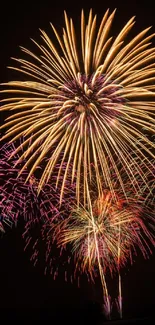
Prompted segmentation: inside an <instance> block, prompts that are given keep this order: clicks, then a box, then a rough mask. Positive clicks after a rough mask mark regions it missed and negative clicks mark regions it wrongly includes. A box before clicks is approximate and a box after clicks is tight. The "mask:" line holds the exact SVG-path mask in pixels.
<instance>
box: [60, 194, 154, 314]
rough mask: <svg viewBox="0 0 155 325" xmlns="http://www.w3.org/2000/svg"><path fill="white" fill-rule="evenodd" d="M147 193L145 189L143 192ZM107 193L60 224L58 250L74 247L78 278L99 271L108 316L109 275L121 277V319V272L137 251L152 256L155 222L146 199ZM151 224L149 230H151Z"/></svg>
mask: <svg viewBox="0 0 155 325" xmlns="http://www.w3.org/2000/svg"><path fill="white" fill-rule="evenodd" d="M143 190H144V189H143ZM115 192H116V193H115V196H114V195H113V192H111V191H110V190H108V189H105V190H103V191H102V195H101V196H100V197H98V198H97V199H95V200H94V201H91V202H90V205H89V207H88V208H87V209H86V208H85V207H77V208H76V209H73V210H72V212H71V214H70V216H69V217H68V218H66V219H65V220H63V221H62V222H61V223H60V224H59V228H58V231H57V242H58V246H61V247H63V246H64V247H65V248H66V245H67V246H68V245H69V247H70V246H71V247H72V253H73V254H74V257H75V275H76V273H77V272H79V271H80V272H82V273H83V272H86V273H88V274H89V276H90V277H91V279H92V280H93V278H94V277H95V276H96V270H97V269H98V272H99V275H100V279H101V283H102V288H103V297H104V309H105V311H106V314H107V315H108V316H110V314H111V307H112V306H111V302H110V300H111V299H110V296H109V293H108V289H107V283H106V273H107V271H108V270H110V273H111V274H112V273H114V272H115V273H116V272H117V273H118V281H119V285H118V288H119V295H118V300H117V307H118V310H119V313H120V317H122V289H121V275H120V270H121V268H122V267H124V266H125V265H126V263H127V261H128V260H129V259H130V261H131V263H132V262H133V257H132V256H133V254H136V247H137V248H138V249H140V250H141V252H142V254H143V256H144V258H147V257H148V256H149V253H151V249H150V245H149V244H150V243H151V244H152V245H154V244H155V240H154V235H153V231H154V219H153V218H152V214H151V211H150V210H149V208H148V207H147V206H146V202H145V199H142V197H141V196H139V197H136V196H135V194H134V193H132V192H130V191H129V190H128V199H126V197H124V194H123V193H122V192H121V191H120V189H115ZM148 224H150V226H149V227H148Z"/></svg>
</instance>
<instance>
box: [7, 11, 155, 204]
mask: <svg viewBox="0 0 155 325" xmlns="http://www.w3.org/2000/svg"><path fill="white" fill-rule="evenodd" d="M114 15H115V11H114V12H112V13H111V14H109V10H108V11H107V12H106V13H105V15H104V17H103V19H102V21H101V23H100V26H99V30H97V28H96V16H94V17H93V14H92V10H91V11H90V13H89V17H88V21H87V22H86V20H85V16H84V12H83V11H82V14H81V42H80V43H77V41H76V36H75V34H76V33H75V30H74V25H73V22H72V19H70V20H69V19H68V17H67V15H66V13H65V24H66V28H64V29H63V38H62V39H61V37H60V36H59V35H58V33H57V31H56V29H55V28H54V27H53V26H52V28H53V31H54V34H55V36H56V39H57V41H58V44H59V46H60V49H59V50H57V49H56V47H55V46H54V43H53V42H52V41H51V40H50V38H49V37H48V35H47V34H46V33H45V32H44V31H41V34H42V38H43V40H44V45H39V44H37V43H36V42H35V41H34V43H35V45H36V46H37V48H38V49H39V51H40V55H38V56H37V55H35V54H34V53H33V52H31V51H29V50H27V49H25V48H22V50H23V52H25V53H26V55H27V56H29V57H30V59H29V60H28V59H15V60H16V61H17V63H18V64H21V67H17V68H13V69H15V70H17V71H18V72H22V73H24V74H25V75H26V76H27V78H28V79H27V81H22V80H20V81H10V82H8V83H7V84H5V86H7V88H8V89H4V90H2V92H3V93H9V94H11V98H7V99H6V98H5V99H3V100H2V106H1V110H11V111H12V110H14V111H16V110H17V112H15V114H12V115H11V116H10V117H9V118H8V119H7V122H6V123H5V124H4V125H3V126H2V127H7V128H9V129H8V131H7V134H6V135H5V136H4V137H3V139H5V138H6V137H10V136H11V137H12V138H13V140H15V139H17V138H19V137H20V136H21V135H24V136H25V141H24V144H23V145H24V153H23V154H21V155H20V156H21V159H22V158H27V162H26V163H25V164H24V166H23V168H22V170H23V169H24V168H25V167H27V166H29V174H28V177H27V179H29V178H30V177H31V175H32V174H33V173H34V171H35V170H36V168H37V166H40V165H41V164H42V162H43V160H44V157H45V156H48V157H49V159H48V161H46V163H45V161H44V163H45V164H43V172H42V176H41V178H40V182H39V183H38V188H39V190H41V188H42V187H43V185H44V183H46V182H48V181H49V179H50V178H51V177H52V174H53V170H54V168H55V165H56V163H57V162H58V161H59V163H60V170H59V172H58V175H57V180H56V183H57V184H58V182H59V179H60V175H61V174H62V165H63V163H64V162H66V171H65V173H64V175H63V182H62V184H61V185H62V186H61V195H60V201H61V200H62V196H63V193H64V183H65V180H66V179H67V178H68V177H70V176H69V169H70V166H71V164H72V166H73V167H72V173H71V174H72V181H74V180H75V181H76V184H77V185H76V187H77V190H76V197H77V201H78V203H79V202H80V198H79V196H80V193H81V184H82V183H83V185H82V189H83V191H84V193H87V186H88V182H89V180H90V179H91V175H92V167H91V166H92V164H94V165H95V177H96V183H97V191H98V195H100V194H101V192H102V190H101V187H102V186H101V179H102V178H104V183H105V184H106V187H109V188H111V187H112V181H111V174H110V169H109V163H108V161H109V160H110V164H111V165H112V166H113V169H114V170H115V172H116V174H117V176H118V178H119V182H120V186H121V187H122V188H123V189H124V184H123V179H122V176H121V174H120V173H119V171H118V166H117V164H116V157H119V163H120V164H121V165H122V166H124V168H125V170H126V175H127V176H128V179H129V181H130V182H131V183H132V180H133V178H134V175H133V172H132V169H131V168H130V166H131V164H133V165H136V167H137V170H138V172H139V175H140V177H141V179H142V180H144V178H145V177H144V176H145V175H144V172H143V170H141V169H140V167H139V165H138V164H137V160H136V158H137V157H139V158H140V159H142V160H143V159H144V157H145V159H146V163H147V164H146V165H147V169H148V170H150V168H151V164H150V157H152V158H153V159H154V157H155V156H154V152H153V151H152V148H154V143H153V141H152V140H151V137H150V136H149V134H152V133H153V134H154V131H155V123H154V122H155V119H154V112H153V111H154V107H155V103H154V96H155V91H154V90H155V88H154V85H153V81H154V80H155V69H154V63H153V62H154V58H155V50H154V48H153V47H152V48H151V47H149V46H150V40H151V39H152V37H153V35H154V34H151V35H146V34H147V32H148V30H149V28H146V29H145V30H143V31H142V32H141V33H139V34H138V35H136V36H135V37H134V38H133V39H132V40H131V41H129V42H128V43H126V44H125V37H126V35H127V34H128V33H129V31H130V30H131V29H132V27H133V25H134V18H131V19H130V20H129V21H128V22H127V23H126V25H125V26H124V27H123V29H122V30H121V31H120V33H119V34H118V36H117V37H116V38H115V39H114V40H112V37H109V36H108V34H109V32H110V28H111V24H112V22H113V18H114ZM9 87H11V88H9ZM18 111H19V112H18ZM146 132H148V133H149V134H148V135H147V134H146ZM30 137H31V141H32V142H31V145H28V144H29V140H30ZM40 142H41V145H40ZM18 151H20V147H19V148H17V150H16V152H18ZM62 152H63V155H62ZM97 162H98V163H99V164H98V163H97ZM99 169H100V170H101V171H102V175H101V174H100V173H99ZM76 171H77V175H76V176H75V173H76ZM81 175H84V176H81ZM146 184H147V183H146ZM124 190H125V189H124Z"/></svg>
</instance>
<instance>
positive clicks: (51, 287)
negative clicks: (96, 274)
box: [0, 0, 155, 319]
mask: <svg viewBox="0 0 155 325" xmlns="http://www.w3.org/2000/svg"><path fill="white" fill-rule="evenodd" d="M85 2H86V1H81V0H78V1H72V2H69V1H62V2H60V0H59V1H52V0H51V1H47V0H43V1H36V4H34V3H35V1H33V0H31V1H29V0H28V1H21V2H19V4H18V2H17V1H11V2H10V3H9V2H7V1H4V2H3V8H2V7H1V19H0V56H1V58H0V82H4V81H9V80H11V78H12V72H11V70H9V69H7V68H6V66H7V65H11V59H10V57H12V56H13V57H20V56H21V57H22V53H21V51H20V49H19V46H20V45H22V46H24V47H26V48H29V49H30V50H31V47H32V42H31V40H30V38H33V39H35V40H36V41H38V42H39V41H40V36H39V35H40V33H39V28H41V29H43V30H45V31H46V32H47V34H48V35H51V36H52V35H53V34H52V32H51V28H50V25H49V23H50V22H52V23H53V24H54V26H55V27H56V28H57V29H58V30H59V31H61V27H62V26H63V24H64V20H63V10H64V9H65V10H66V11H67V13H68V15H69V16H71V17H72V18H73V20H74V21H76V22H77V23H78V22H79V18H80V14H81V8H84V9H85V10H86V11H87V12H88V10H89V9H90V8H93V12H94V13H97V14H98V19H99V20H100V19H101V18H102V16H103V14H104V13H105V11H106V9H107V8H108V7H109V8H110V9H111V11H112V10H113V9H114V8H115V7H117V13H116V17H115V20H114V24H113V28H112V31H113V34H115V35H116V34H117V32H118V31H119V30H120V29H121V27H123V25H124V24H125V23H126V22H127V20H129V19H130V18H131V17H132V16H135V15H136V22H137V23H136V26H135V27H134V28H133V32H131V33H130V36H132V35H135V34H138V32H140V31H141V30H142V29H144V28H146V27H148V26H150V25H152V26H153V25H154V27H153V28H152V31H154V32H155V20H154V17H155V8H153V4H152V3H153V0H152V1H150V0H147V1H144V3H140V4H138V1H133V0H131V1H111V0H108V1H107V2H106V1H104V0H94V2H93V1H88V2H89V6H88V5H86V4H85ZM106 3H107V4H106ZM132 33H133V34H132ZM154 44H155V40H154ZM33 48H34V47H33ZM6 115H7V114H1V123H3V119H4V118H5V117H6ZM22 231H23V225H22V224H21V225H19V227H18V228H17V229H15V228H14V229H12V230H9V229H8V232H7V233H6V234H4V235H3V237H2V238H1V239H0V275H1V277H0V308H1V310H0V319H1V318H2V319H6V318H11V319H40V317H42V318H43V319H48V318H50V319H52V318H53V319H54V317H55V318H56V319H57V317H58V318H61V317H62V315H63V317H69V315H71V314H72V315H75V318H76V317H79V319H81V318H82V317H83V316H82V315H85V316H86V315H88V314H89V316H90V315H91V316H90V319H91V318H92V317H93V316H92V315H93V312H94V313H95V312H96V313H97V310H98V309H97V308H99V307H98V305H95V303H96V304H97V303H98V304H100V303H101V302H102V288H101V285H100V281H99V280H97V281H96V283H95V284H94V285H93V284H91V283H88V282H87V280H86V277H85V276H83V277H82V279H81V285H80V288H78V286H77V283H76V282H75V283H73V284H72V283H70V282H68V283H67V282H65V281H64V276H63V275H62V273H63V272H60V276H58V278H57V279H56V280H55V281H54V280H53V279H52V277H51V276H50V275H46V276H45V275H44V263H43V262H42V263H41V262H39V264H38V266H36V267H33V264H32V263H31V262H30V255H31V254H30V253H31V252H30V250H27V251H26V252H24V241H23V239H22V238H21V235H22ZM72 267H73V265H72V266H70V267H69V268H70V270H69V271H70V272H71V271H72ZM122 282H123V313H124V319H127V318H136V317H137V318H138V317H148V316H152V315H153V314H154V311H155V250H154V254H152V256H150V259H148V260H144V259H143V257H142V255H141V254H139V255H138V256H137V257H135V263H134V264H133V265H132V266H130V265H128V267H126V269H124V270H123V271H122ZM108 285H109V288H110V292H111V296H112V297H114V296H115V295H116V289H117V279H115V278H114V279H110V277H109V279H108ZM46 308H48V314H47V309H46ZM91 312H92V314H91Z"/></svg>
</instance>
